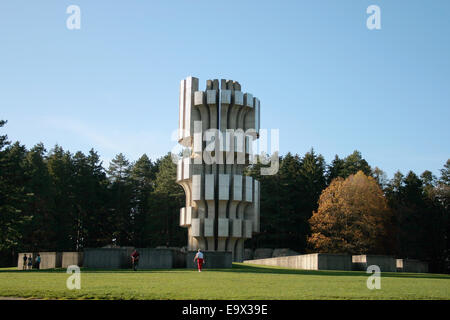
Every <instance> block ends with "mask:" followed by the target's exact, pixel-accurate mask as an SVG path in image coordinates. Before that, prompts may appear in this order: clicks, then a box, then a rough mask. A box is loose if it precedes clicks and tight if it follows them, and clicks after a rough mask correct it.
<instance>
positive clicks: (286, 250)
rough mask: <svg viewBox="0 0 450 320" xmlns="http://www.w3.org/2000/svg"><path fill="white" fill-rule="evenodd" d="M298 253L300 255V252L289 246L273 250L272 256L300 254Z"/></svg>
mask: <svg viewBox="0 0 450 320" xmlns="http://www.w3.org/2000/svg"><path fill="white" fill-rule="evenodd" d="M298 255H299V253H298V252H295V251H294V250H291V249H289V248H282V249H274V250H273V252H272V258H277V257H288V256H298Z"/></svg>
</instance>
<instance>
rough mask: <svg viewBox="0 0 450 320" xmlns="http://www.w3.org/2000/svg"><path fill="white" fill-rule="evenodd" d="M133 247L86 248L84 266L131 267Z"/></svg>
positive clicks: (102, 267) (104, 267)
mask: <svg viewBox="0 0 450 320" xmlns="http://www.w3.org/2000/svg"><path fill="white" fill-rule="evenodd" d="M132 252H133V250H132V248H128V247H126V248H86V249H84V258H83V266H84V267H86V268H101V269H121V268H131V257H130V256H131V253H132Z"/></svg>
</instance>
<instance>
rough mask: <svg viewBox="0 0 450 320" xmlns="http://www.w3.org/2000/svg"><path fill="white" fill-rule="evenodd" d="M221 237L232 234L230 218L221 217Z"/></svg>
mask: <svg viewBox="0 0 450 320" xmlns="http://www.w3.org/2000/svg"><path fill="white" fill-rule="evenodd" d="M218 220H219V221H218V222H219V230H218V232H219V237H228V236H229V234H230V231H229V228H230V220H229V219H222V218H219V219H218Z"/></svg>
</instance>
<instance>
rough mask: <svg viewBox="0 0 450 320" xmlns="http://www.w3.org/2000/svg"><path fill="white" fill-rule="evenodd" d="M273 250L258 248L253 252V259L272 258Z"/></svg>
mask: <svg viewBox="0 0 450 320" xmlns="http://www.w3.org/2000/svg"><path fill="white" fill-rule="evenodd" d="M272 254H273V249H271V248H258V249H255V251H254V252H253V259H254V260H257V259H266V258H272Z"/></svg>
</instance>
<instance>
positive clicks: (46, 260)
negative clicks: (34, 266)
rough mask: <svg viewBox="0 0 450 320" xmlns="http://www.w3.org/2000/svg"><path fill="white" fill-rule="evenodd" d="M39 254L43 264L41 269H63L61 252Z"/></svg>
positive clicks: (40, 266)
mask: <svg viewBox="0 0 450 320" xmlns="http://www.w3.org/2000/svg"><path fill="white" fill-rule="evenodd" d="M39 254H40V256H41V264H40V265H39V269H55V268H61V265H62V253H61V252H39ZM35 259H36V256H35Z"/></svg>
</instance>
